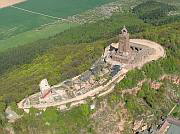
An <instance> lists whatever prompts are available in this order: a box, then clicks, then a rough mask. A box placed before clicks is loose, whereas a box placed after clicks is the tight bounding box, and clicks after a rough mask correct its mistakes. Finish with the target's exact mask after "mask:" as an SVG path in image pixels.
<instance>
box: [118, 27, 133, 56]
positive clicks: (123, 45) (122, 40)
mask: <svg viewBox="0 0 180 134" xmlns="http://www.w3.org/2000/svg"><path fill="white" fill-rule="evenodd" d="M118 43H119V45H118V53H119V54H120V55H128V54H129V52H130V51H131V49H130V45H129V33H128V31H127V29H126V27H125V26H124V28H123V29H122V30H121V34H119V42H118Z"/></svg>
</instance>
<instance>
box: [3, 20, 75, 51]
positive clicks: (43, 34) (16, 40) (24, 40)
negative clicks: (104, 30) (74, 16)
mask: <svg viewBox="0 0 180 134" xmlns="http://www.w3.org/2000/svg"><path fill="white" fill-rule="evenodd" d="M77 25H78V24H73V23H58V24H55V25H50V26H46V27H43V28H42V29H36V30H30V31H27V32H23V33H20V34H17V35H16V36H12V37H10V38H8V39H6V40H0V52H3V51H5V50H7V49H9V48H13V47H18V46H21V45H24V44H29V43H32V42H34V41H37V40H39V39H44V38H48V37H50V36H53V35H55V34H57V33H60V32H63V31H64V30H67V29H69V28H71V27H75V26H77ZM12 42H13V43H12Z"/></svg>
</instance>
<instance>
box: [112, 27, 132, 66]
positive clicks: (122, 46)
mask: <svg viewBox="0 0 180 134" xmlns="http://www.w3.org/2000/svg"><path fill="white" fill-rule="evenodd" d="M111 58H112V60H114V61H118V62H121V63H125V64H128V63H129V62H130V61H131V60H132V49H131V48H130V42H129V33H128V31H127V29H126V27H125V26H124V28H123V29H122V30H121V34H119V42H118V49H114V50H113V51H112V54H111Z"/></svg>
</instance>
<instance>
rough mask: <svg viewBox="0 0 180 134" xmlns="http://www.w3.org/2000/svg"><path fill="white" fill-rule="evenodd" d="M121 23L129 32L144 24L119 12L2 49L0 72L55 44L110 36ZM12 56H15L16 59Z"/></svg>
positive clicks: (84, 41)
mask: <svg viewBox="0 0 180 134" xmlns="http://www.w3.org/2000/svg"><path fill="white" fill-rule="evenodd" d="M129 20H132V21H134V23H131V22H130V21H129ZM123 25H127V26H128V27H129V28H130V32H139V31H142V30H143V26H144V25H145V24H144V23H143V21H142V20H140V19H138V18H136V17H135V16H133V15H132V14H120V15H116V16H113V17H112V20H104V21H99V22H97V23H95V24H85V25H82V26H79V27H75V28H72V29H70V30H67V31H64V32H62V33H60V34H57V35H55V36H54V37H52V38H48V39H42V40H39V41H36V42H33V43H30V44H28V45H25V46H21V47H18V48H13V49H10V50H9V51H4V52H2V53H0V74H2V73H4V72H5V71H7V70H9V69H11V68H13V67H15V66H19V65H21V64H27V63H30V62H31V61H32V60H33V59H34V58H36V57H37V56H38V55H42V54H43V53H44V52H46V51H48V49H50V48H53V47H56V46H57V47H60V46H63V45H66V44H72V45H75V44H78V43H89V42H94V41H97V40H103V39H107V38H111V37H113V36H114V35H116V34H117V33H119V31H120V29H121V28H122V26H123ZM13 57H16V59H14V58H13Z"/></svg>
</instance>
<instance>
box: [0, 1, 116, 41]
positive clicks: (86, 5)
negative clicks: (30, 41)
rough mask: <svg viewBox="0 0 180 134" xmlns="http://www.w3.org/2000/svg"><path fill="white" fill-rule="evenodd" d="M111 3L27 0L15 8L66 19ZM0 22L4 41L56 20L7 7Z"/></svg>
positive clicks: (0, 33) (1, 36)
mask: <svg viewBox="0 0 180 134" xmlns="http://www.w3.org/2000/svg"><path fill="white" fill-rule="evenodd" d="M111 1H115V0H27V1H26V2H23V3H21V4H17V5H15V6H17V7H19V8H23V9H26V10H30V11H33V12H38V13H42V14H46V15H49V16H55V17H63V18H66V17H67V16H71V15H74V14H78V13H81V12H83V11H85V10H88V9H91V8H94V7H97V6H100V5H102V4H105V3H108V2H111ZM0 20H1V21H0V39H4V38H7V37H10V36H12V35H15V34H17V33H21V32H24V31H28V30H31V29H33V28H36V27H39V26H41V25H43V24H46V23H51V22H53V21H55V20H56V19H55V18H50V17H46V16H42V15H38V14H33V13H30V12H26V11H23V10H18V9H16V8H13V7H8V8H3V9H0Z"/></svg>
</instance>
